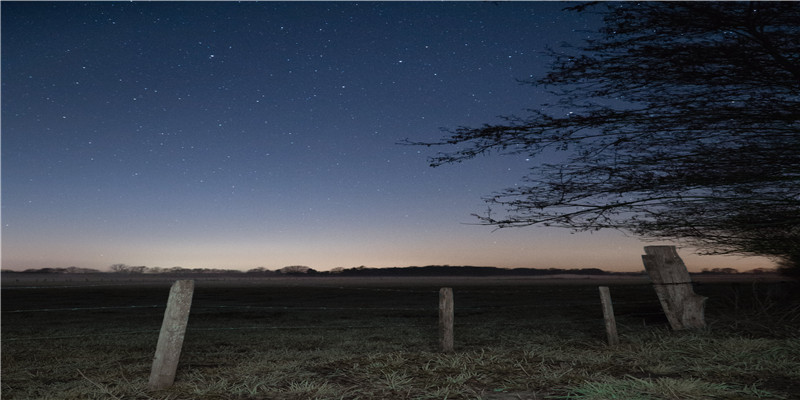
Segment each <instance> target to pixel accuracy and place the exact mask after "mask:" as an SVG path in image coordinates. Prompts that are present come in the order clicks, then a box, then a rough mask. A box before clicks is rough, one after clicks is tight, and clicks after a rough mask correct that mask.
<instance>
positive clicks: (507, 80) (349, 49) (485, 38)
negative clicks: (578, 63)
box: [2, 2, 772, 271]
mask: <svg viewBox="0 0 800 400" xmlns="http://www.w3.org/2000/svg"><path fill="white" fill-rule="evenodd" d="M564 6H565V5H564V4H561V3H499V4H491V3H486V2H480V3H362V4H357V3H317V2H314V3H280V2H279V3H274V2H269V3H243V4H235V3H225V2H214V3H184V2H174V3H173V2H170V3H144V2H142V3H139V2H134V3H105V2H102V3H72V2H66V3H39V2H21V3H17V2H3V3H2V224H3V225H2V267H3V268H8V269H25V268H44V267H66V266H72V265H74V266H79V267H86V268H99V269H105V268H107V267H108V266H109V265H111V264H115V263H125V264H129V265H146V266H150V267H156V266H159V267H173V266H182V267H185V268H231V269H249V268H255V267H260V266H263V267H267V268H270V269H275V268H280V267H283V266H286V265H298V264H299V265H307V266H310V267H312V268H315V269H318V270H327V269H331V268H335V267H345V268H349V267H356V266H360V265H366V266H369V267H392V266H400V267H403V266H409V265H430V264H449V265H493V266H499V267H536V268H550V267H554V268H593V267H597V268H603V269H607V270H621V271H637V270H641V269H642V265H641V259H640V255H641V254H642V253H643V251H642V246H643V245H645V244H646V243H643V242H641V241H639V240H637V239H636V238H629V237H624V236H623V235H622V234H620V233H618V232H599V233H594V234H588V233H586V234H574V235H573V234H570V233H569V232H568V231H566V230H563V229H557V228H550V229H545V228H529V229H513V230H499V231H494V230H493V228H491V227H485V226H477V225H474V223H475V222H476V220H475V219H474V218H473V217H471V216H470V214H471V213H482V212H483V211H484V210H485V209H486V206H485V204H484V203H483V202H482V200H481V196H483V195H487V194H490V193H491V192H492V191H495V190H500V189H502V188H504V187H507V186H510V185H514V184H515V182H517V181H518V179H519V178H520V177H522V176H523V175H524V174H525V172H526V170H527V169H528V168H529V167H531V166H532V165H534V164H532V163H534V162H538V160H528V159H525V158H524V157H519V158H512V157H484V158H480V159H477V160H474V161H471V162H467V163H463V164H458V165H449V166H444V167H441V168H435V169H432V168H430V167H429V166H428V163H427V157H429V156H430V155H432V154H434V152H435V151H437V149H429V148H422V147H408V146H400V145H397V144H396V143H397V142H398V141H400V140H401V139H403V138H410V139H412V140H428V141H430V140H435V139H436V138H438V137H440V135H441V133H440V131H439V128H441V127H450V128H453V127H457V126H459V125H471V126H475V125H479V124H482V123H487V122H492V121H496V120H497V116H498V115H508V114H511V113H516V114H524V110H525V109H526V108H533V107H537V104H539V103H542V102H544V101H545V100H547V99H545V97H544V96H545V94H544V93H543V92H542V91H541V90H539V89H537V88H534V87H532V86H530V85H522V84H520V83H518V81H517V79H525V78H529V77H531V76H540V75H541V74H543V73H544V71H546V68H547V65H548V59H547V58H546V57H544V56H542V55H541V52H542V51H543V50H545V48H546V47H547V46H551V47H558V46H559V45H560V43H561V42H565V41H566V42H571V43H578V41H579V40H581V39H582V38H585V37H587V35H591V33H590V32H588V31H592V30H594V29H596V28H597V27H598V26H599V18H598V16H596V15H579V14H575V13H572V12H566V11H562V8H563V7H564ZM681 254H682V255H683V256H684V259H685V260H686V261H687V264H688V265H689V268H690V270H699V269H701V268H707V267H736V268H742V269H749V268H756V267H769V266H771V265H772V264H771V263H770V262H769V261H768V260H765V259H762V258H738V257H710V256H705V257H698V256H694V255H692V252H691V250H690V249H685V250H682V251H681Z"/></svg>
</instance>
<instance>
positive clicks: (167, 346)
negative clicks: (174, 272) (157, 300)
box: [148, 280, 194, 390]
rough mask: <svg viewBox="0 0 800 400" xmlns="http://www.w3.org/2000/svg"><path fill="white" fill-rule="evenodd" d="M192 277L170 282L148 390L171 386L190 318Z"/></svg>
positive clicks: (192, 288)
mask: <svg viewBox="0 0 800 400" xmlns="http://www.w3.org/2000/svg"><path fill="white" fill-rule="evenodd" d="M193 292H194V281H193V280H180V281H175V283H174V284H172V289H170V291H169V299H168V300H167V310H166V311H164V322H163V323H162V324H161V333H160V334H159V335H158V345H156V355H155V357H154V358H153V368H152V370H151V371H150V381H149V383H148V387H149V388H150V390H161V389H166V388H168V387H170V386H172V383H173V382H174V381H175V372H176V371H177V369H178V359H179V358H180V356H181V347H182V346H183V338H184V336H185V334H186V323H187V322H188V321H189V310H190V309H191V307H192V294H193Z"/></svg>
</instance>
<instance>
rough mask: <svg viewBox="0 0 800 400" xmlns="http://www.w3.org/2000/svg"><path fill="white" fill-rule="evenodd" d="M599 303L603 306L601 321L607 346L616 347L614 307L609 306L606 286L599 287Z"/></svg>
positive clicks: (609, 296) (609, 299) (617, 340)
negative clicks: (603, 322) (604, 325)
mask: <svg viewBox="0 0 800 400" xmlns="http://www.w3.org/2000/svg"><path fill="white" fill-rule="evenodd" d="M600 303H601V304H602V305H603V319H604V320H605V321H606V336H607V337H608V345H609V346H615V345H618V344H619V336H617V321H616V319H615V318H614V307H613V306H612V305H611V293H610V292H609V290H608V286H600Z"/></svg>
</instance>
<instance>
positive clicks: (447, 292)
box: [439, 287, 453, 353]
mask: <svg viewBox="0 0 800 400" xmlns="http://www.w3.org/2000/svg"><path fill="white" fill-rule="evenodd" d="M439 344H440V345H441V348H442V351H443V352H445V353H449V352H451V351H453V289H452V288H448V287H445V288H441V289H439Z"/></svg>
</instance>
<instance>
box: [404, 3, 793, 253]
mask: <svg viewBox="0 0 800 400" xmlns="http://www.w3.org/2000/svg"><path fill="white" fill-rule="evenodd" d="M603 7H607V9H605V8H603ZM571 9H572V10H574V11H578V12H588V10H599V11H600V12H602V13H603V14H604V22H605V23H604V27H603V28H602V29H601V31H600V34H599V36H598V37H597V38H596V39H592V40H588V41H587V42H586V43H585V44H584V45H582V46H581V47H579V48H565V49H564V50H562V51H561V52H557V51H555V50H551V51H550V54H551V56H552V57H553V63H552V65H551V69H550V71H549V73H548V74H547V75H546V76H544V77H541V78H538V79H536V80H532V81H530V82H529V83H531V84H533V85H536V86H540V87H543V88H546V89H547V90H548V91H549V92H550V93H552V94H554V95H556V96H558V97H557V98H558V99H559V101H558V102H557V103H555V104H543V105H541V106H537V107H536V108H535V109H533V110H530V114H529V115H528V116H525V117H517V116H511V117H506V118H504V120H503V122H502V123H499V124H494V125H484V126H482V127H478V128H473V127H460V128H457V129H454V130H449V131H447V133H448V134H447V136H446V137H445V138H444V139H443V140H441V141H439V142H434V143H414V144H423V145H447V146H452V147H453V148H454V150H452V151H449V152H447V151H445V152H443V153H439V154H438V155H437V156H436V157H434V158H432V159H431V164H432V166H438V165H442V164H448V163H456V162H461V161H464V160H467V159H471V158H473V157H475V156H477V155H481V154H488V153H490V152H496V153H500V154H505V155H510V156H520V157H532V156H533V157H535V156H540V155H542V154H543V153H547V154H551V155H552V154H553V153H552V152H553V151H557V152H563V155H564V157H562V159H563V161H561V162H558V163H552V164H548V163H541V164H539V165H537V166H535V167H533V168H532V169H531V171H530V174H528V175H527V176H525V178H524V180H523V182H522V183H521V184H520V185H518V186H515V187H513V188H509V189H506V190H503V191H501V192H498V193H495V194H493V195H492V196H491V197H488V198H487V199H486V200H487V201H488V202H489V203H490V211H489V212H488V213H487V214H485V215H478V218H480V219H481V221H482V222H483V223H485V224H489V225H495V226H498V227H514V226H529V225H546V226H550V225H552V226H561V227H568V228H572V229H575V230H596V229H603V228H615V229H620V230H623V231H628V232H632V233H634V234H636V235H639V236H641V237H644V238H650V239H671V240H678V241H683V242H686V243H688V244H690V245H694V246H696V247H698V248H699V249H701V250H703V251H704V252H707V253H717V254H729V253H737V254H750V255H764V256H770V257H773V258H776V259H777V260H779V262H780V263H781V265H783V266H784V267H785V268H790V269H798V268H800V228H798V227H799V226H800V23H798V21H800V3H797V2H774V3H773V2H769V3H766V2H751V3H748V2H719V3H718V2H691V3H683V2H681V3H678V2H622V3H602V4H600V5H596V4H594V5H580V6H577V7H572V8H571ZM491 205H495V206H499V208H502V209H504V210H505V211H504V212H500V213H499V214H498V213H497V210H496V209H493V207H492V206H491ZM786 266H788V267H786Z"/></svg>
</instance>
